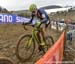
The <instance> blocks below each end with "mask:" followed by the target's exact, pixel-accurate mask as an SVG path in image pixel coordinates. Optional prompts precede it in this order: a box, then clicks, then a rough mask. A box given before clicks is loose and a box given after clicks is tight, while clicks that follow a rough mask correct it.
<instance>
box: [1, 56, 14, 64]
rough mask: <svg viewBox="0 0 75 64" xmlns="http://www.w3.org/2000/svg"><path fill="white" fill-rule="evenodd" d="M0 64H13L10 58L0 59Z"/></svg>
mask: <svg viewBox="0 0 75 64" xmlns="http://www.w3.org/2000/svg"><path fill="white" fill-rule="evenodd" d="M0 64H14V63H13V61H12V60H11V59H10V58H7V57H0Z"/></svg>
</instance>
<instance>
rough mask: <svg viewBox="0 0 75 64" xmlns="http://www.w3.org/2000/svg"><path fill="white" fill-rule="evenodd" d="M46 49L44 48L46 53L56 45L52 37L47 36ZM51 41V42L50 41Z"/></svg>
mask: <svg viewBox="0 0 75 64" xmlns="http://www.w3.org/2000/svg"><path fill="white" fill-rule="evenodd" d="M45 39H46V47H45V48H44V53H46V51H48V49H49V48H50V47H51V46H52V45H53V44H54V39H53V37H52V36H46V37H45ZM48 40H49V41H48Z"/></svg>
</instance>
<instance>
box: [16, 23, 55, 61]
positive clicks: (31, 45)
mask: <svg viewBox="0 0 75 64" xmlns="http://www.w3.org/2000/svg"><path fill="white" fill-rule="evenodd" d="M36 24H37V23H36ZM41 24H42V23H40V24H39V25H38V26H37V27H36V26H35V27H34V28H33V30H32V34H28V35H26V34H24V35H22V36H21V37H20V38H19V40H18V42H17V47H16V56H17V58H18V59H20V60H21V61H23V62H25V61H27V60H29V59H30V58H31V57H32V55H33V54H34V51H35V43H37V46H38V50H39V51H43V54H44V53H45V52H46V51H47V50H48V48H50V46H52V45H53V44H54V40H53V37H52V36H46V37H45V35H44V31H43V28H41V27H40V25H41ZM23 27H24V29H25V30H27V28H26V27H25V24H23ZM38 27H39V28H38ZM40 34H41V37H42V38H41V37H40ZM26 39H27V40H26ZM39 39H41V40H39ZM23 40H24V42H23ZM20 46H22V48H24V50H23V49H22V48H21V47H20ZM22 51H23V52H25V53H23V52H22ZM24 55H25V56H24Z"/></svg>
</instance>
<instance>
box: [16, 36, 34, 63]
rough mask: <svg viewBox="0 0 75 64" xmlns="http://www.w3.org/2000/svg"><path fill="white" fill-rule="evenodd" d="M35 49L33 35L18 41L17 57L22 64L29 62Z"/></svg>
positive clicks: (22, 37)
mask: <svg viewBox="0 0 75 64" xmlns="http://www.w3.org/2000/svg"><path fill="white" fill-rule="evenodd" d="M34 49H35V42H34V40H32V36H31V35H23V36H21V37H20V39H19V40H18V44H17V47H16V56H17V57H18V59H20V60H21V61H22V62H25V61H27V60H29V59H30V58H31V57H32V55H33V53H34Z"/></svg>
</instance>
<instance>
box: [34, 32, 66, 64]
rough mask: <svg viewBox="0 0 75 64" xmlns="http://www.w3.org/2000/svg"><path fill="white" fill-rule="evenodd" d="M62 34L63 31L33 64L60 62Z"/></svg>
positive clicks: (62, 46)
mask: <svg viewBox="0 0 75 64" xmlns="http://www.w3.org/2000/svg"><path fill="white" fill-rule="evenodd" d="M64 35H65V31H64V32H63V33H62V34H61V36H60V38H59V39H58V40H57V41H56V42H55V44H54V45H53V46H52V47H51V48H49V50H48V51H47V52H46V53H45V55H44V56H42V57H41V58H40V59H39V60H38V61H37V62H36V63H35V64H62V57H63V49H64Z"/></svg>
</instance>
